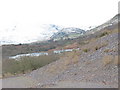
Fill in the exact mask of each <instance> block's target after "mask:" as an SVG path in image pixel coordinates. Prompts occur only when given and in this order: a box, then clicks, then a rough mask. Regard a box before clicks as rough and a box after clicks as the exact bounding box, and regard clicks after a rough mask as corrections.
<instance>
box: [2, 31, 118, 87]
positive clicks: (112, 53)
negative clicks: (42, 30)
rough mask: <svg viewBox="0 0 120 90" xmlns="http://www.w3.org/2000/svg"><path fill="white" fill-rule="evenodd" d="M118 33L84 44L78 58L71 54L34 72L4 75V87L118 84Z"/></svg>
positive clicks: (113, 85) (109, 85) (107, 85)
mask: <svg viewBox="0 0 120 90" xmlns="http://www.w3.org/2000/svg"><path fill="white" fill-rule="evenodd" d="M117 35H118V33H116V32H114V33H112V34H108V35H105V36H103V37H99V38H97V39H92V40H90V41H89V43H87V44H85V45H81V46H80V51H79V52H77V53H78V54H79V55H78V57H77V58H75V57H74V58H71V57H69V56H70V55H69V54H68V56H65V57H62V58H61V59H60V60H57V61H55V62H53V63H50V64H48V65H46V66H44V67H42V68H40V69H37V70H34V71H32V72H31V73H27V74H24V75H22V76H17V77H10V78H6V79H3V81H2V83H3V88H6V87H7V88H8V87H12V88H14V87H15V88H16V87H19V88H20V87H21V88H23V87H24V88H28V87H31V88H117V87H118V62H117V60H118V36H117ZM84 50H85V51H84Z"/></svg>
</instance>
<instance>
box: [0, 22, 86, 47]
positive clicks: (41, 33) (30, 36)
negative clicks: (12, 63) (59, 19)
mask: <svg viewBox="0 0 120 90" xmlns="http://www.w3.org/2000/svg"><path fill="white" fill-rule="evenodd" d="M28 29H29V28H28ZM60 32H61V33H62V32H64V33H65V34H69V33H75V32H77V33H80V34H82V33H84V32H85V31H83V30H82V31H81V30H80V29H78V28H63V27H61V26H57V25H54V24H43V25H40V26H39V27H38V28H37V29H36V28H35V30H34V28H33V30H29V31H28V30H26V28H25V30H24V32H23V30H21V27H20V26H14V27H13V28H8V29H6V30H3V31H1V33H0V45H3V44H19V43H31V42H37V41H44V40H49V39H50V37H52V36H53V35H55V34H58V33H60Z"/></svg>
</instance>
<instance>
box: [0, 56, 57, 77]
mask: <svg viewBox="0 0 120 90" xmlns="http://www.w3.org/2000/svg"><path fill="white" fill-rule="evenodd" d="M58 59H59V56H58V55H48V56H39V57H22V58H20V60H19V61H16V60H14V59H13V60H4V61H3V67H2V70H3V72H2V74H3V76H10V75H11V74H12V75H16V74H20V73H23V74H24V73H26V72H30V71H32V70H35V69H38V68H40V67H42V66H44V65H47V64H49V63H51V62H53V61H55V60H58Z"/></svg>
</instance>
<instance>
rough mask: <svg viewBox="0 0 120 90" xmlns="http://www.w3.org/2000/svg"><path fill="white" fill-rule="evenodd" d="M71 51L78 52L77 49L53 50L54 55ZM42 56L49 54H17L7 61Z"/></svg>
mask: <svg viewBox="0 0 120 90" xmlns="http://www.w3.org/2000/svg"><path fill="white" fill-rule="evenodd" d="M73 50H79V48H77V49H62V50H55V51H53V53H54V54H60V53H64V52H72V51H73ZM42 55H49V53H46V52H41V53H28V54H19V55H16V56H11V57H9V59H19V58H21V57H25V56H31V57H32V56H42Z"/></svg>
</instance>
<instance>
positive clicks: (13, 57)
mask: <svg viewBox="0 0 120 90" xmlns="http://www.w3.org/2000/svg"><path fill="white" fill-rule="evenodd" d="M41 55H48V53H28V54H19V55H16V56H12V57H9V59H18V58H20V57H24V56H31V57H32V56H41Z"/></svg>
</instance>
